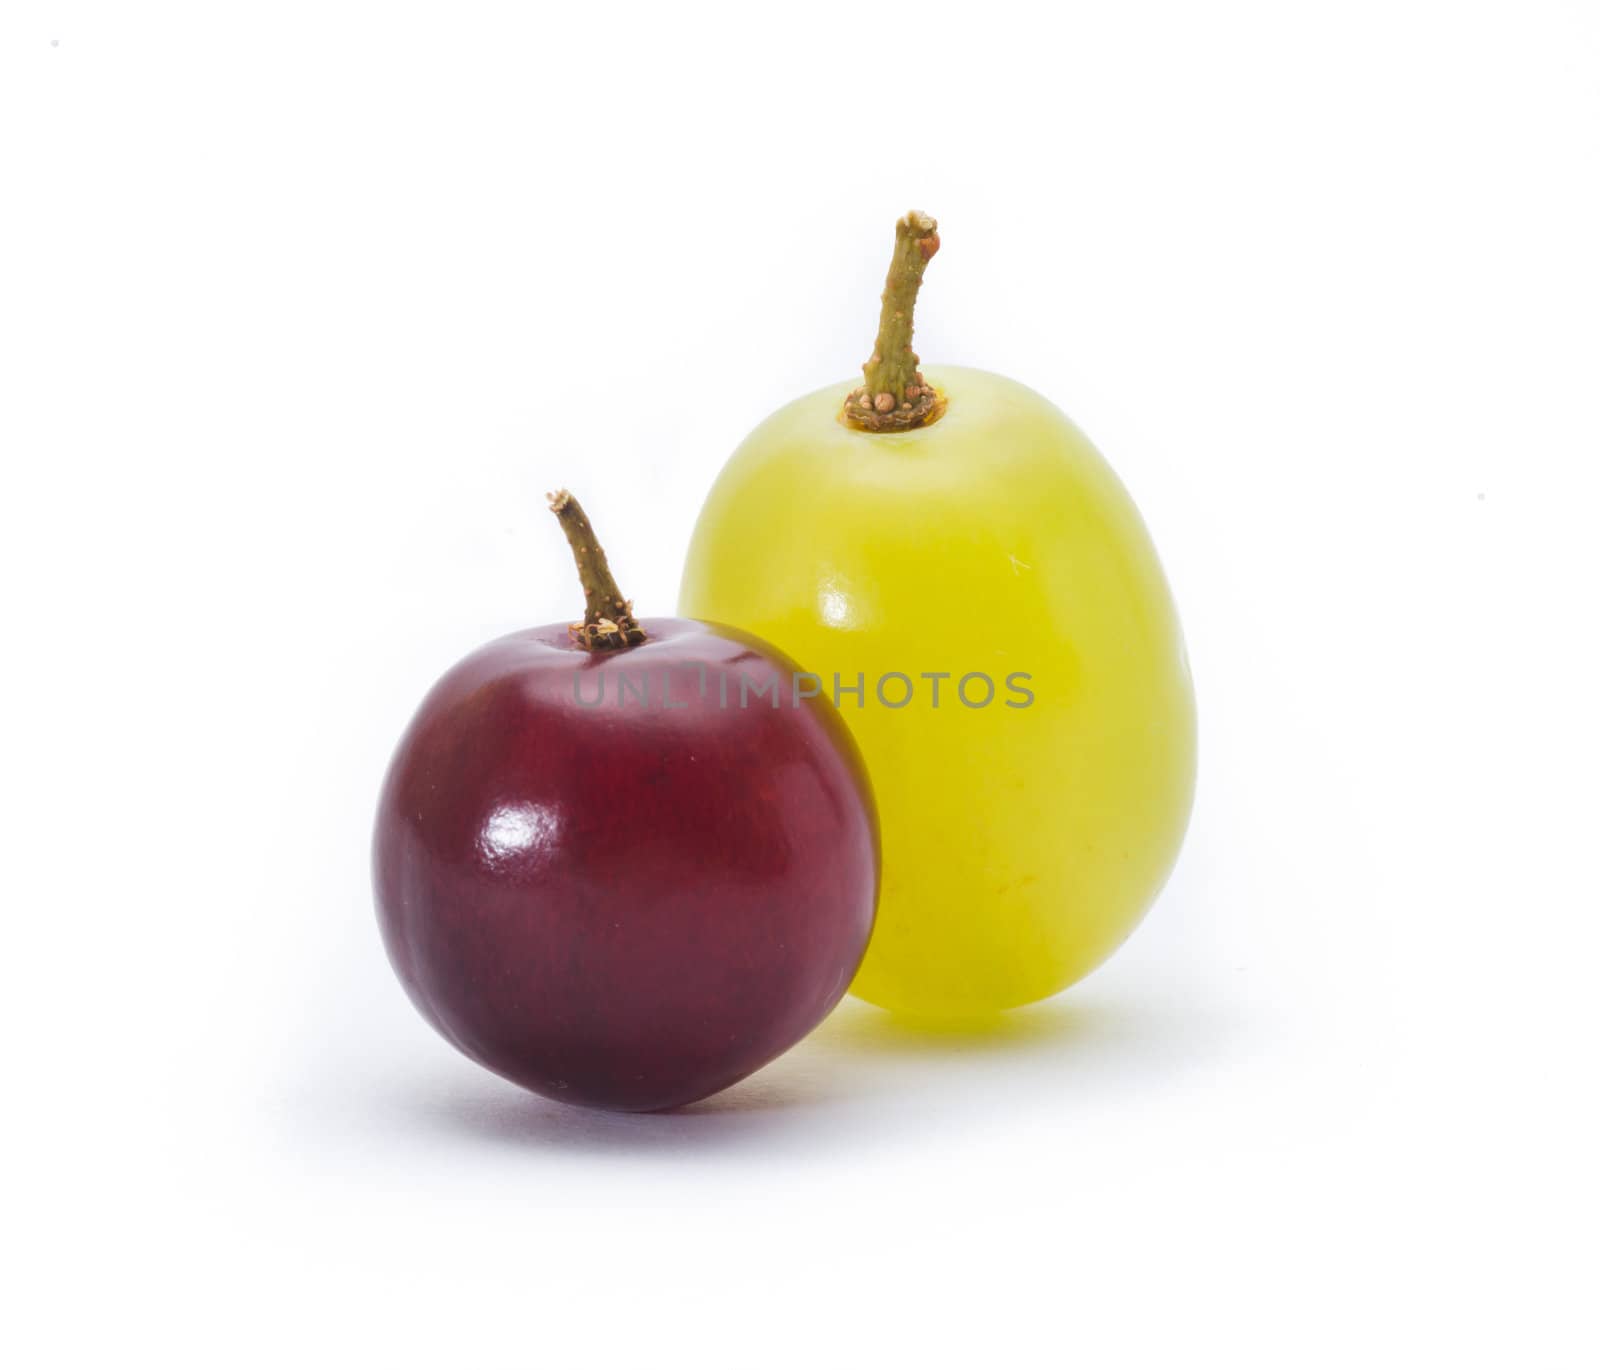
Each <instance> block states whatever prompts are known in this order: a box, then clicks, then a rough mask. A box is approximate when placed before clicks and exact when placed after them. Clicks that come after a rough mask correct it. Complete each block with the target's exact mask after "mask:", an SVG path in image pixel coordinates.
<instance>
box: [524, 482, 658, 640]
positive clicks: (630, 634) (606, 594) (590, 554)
mask: <svg viewBox="0 0 1600 1370" xmlns="http://www.w3.org/2000/svg"><path fill="white" fill-rule="evenodd" d="M546 498H547V499H549V501H550V512H551V513H553V514H554V515H555V516H556V518H558V519H559V520H560V521H561V531H562V532H563V533H565V534H566V535H567V542H568V543H569V544H570V545H571V547H572V559H573V561H575V562H576V563H577V566H578V580H579V581H580V582H581V583H582V585H583V601H584V604H583V622H582V623H574V624H573V625H572V629H571V631H572V636H573V638H574V639H575V640H576V641H577V642H578V643H579V644H580V645H581V646H583V647H585V648H587V649H588V650H589V651H591V652H606V651H615V650H616V649H617V648H619V647H633V646H636V645H637V644H638V643H641V642H643V641H644V637H645V635H644V629H642V628H641V627H640V626H639V623H638V620H637V619H635V618H634V616H633V604H632V602H631V601H629V600H626V599H624V598H623V597H622V591H621V590H619V589H617V582H616V581H615V580H614V579H612V576H611V567H610V566H609V565H608V564H607V562H606V553H605V549H604V548H603V547H601V545H600V540H599V539H598V538H597V537H595V535H594V528H593V526H592V525H591V524H590V522H589V516H588V515H587V514H586V513H584V512H583V506H582V505H581V504H579V503H578V501H577V500H575V499H573V498H572V496H571V495H570V494H569V493H568V492H567V491H565V490H557V491H556V492H555V494H553V495H548V496H546Z"/></svg>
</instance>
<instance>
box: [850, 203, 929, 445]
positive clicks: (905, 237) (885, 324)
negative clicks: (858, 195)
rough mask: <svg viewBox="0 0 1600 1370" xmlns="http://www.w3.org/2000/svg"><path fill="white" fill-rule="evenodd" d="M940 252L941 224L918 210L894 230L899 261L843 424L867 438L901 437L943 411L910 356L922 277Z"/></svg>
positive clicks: (913, 355) (886, 289) (891, 273)
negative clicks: (875, 435)
mask: <svg viewBox="0 0 1600 1370" xmlns="http://www.w3.org/2000/svg"><path fill="white" fill-rule="evenodd" d="M938 250H939V224H938V222H937V221H936V220H935V219H933V218H932V217H930V216H929V215H927V214H924V213H922V212H921V211H920V210H916V209H913V210H912V211H911V212H910V213H909V214H907V215H906V216H905V218H903V219H901V220H900V222H899V223H897V224H896V225H895V226H894V256H893V257H892V258H891V259H890V261H889V279H888V280H887V281H886V282H885V283H884V287H883V309H882V311H881V312H880V314H879V315H878V341H877V344H876V345H875V346H874V347H873V349H872V355H871V356H870V357H868V358H867V360H866V363H865V365H863V366H862V368H861V370H862V373H863V375H864V376H865V377H866V384H865V385H861V386H858V387H857V388H856V389H854V390H852V391H851V392H850V394H849V395H848V396H847V397H846V398H845V402H844V418H845V422H847V423H848V424H849V425H850V426H851V427H852V428H859V429H861V430H862V431H863V432H867V433H898V432H904V431H905V430H906V429H908V428H920V427H922V426H923V425H924V424H928V423H932V422H933V421H934V420H935V419H937V418H938V417H939V415H940V414H941V413H942V412H943V411H944V404H943V401H942V400H941V398H940V396H939V395H938V393H937V392H936V391H935V390H934V388H933V387H932V386H931V385H929V384H928V383H927V382H926V381H925V380H923V379H922V372H921V371H920V370H918V369H917V367H918V362H919V358H918V357H917V354H916V353H915V352H913V351H912V350H911V325H912V313H913V311H914V310H915V309H916V305H917V291H918V290H920V289H921V288H922V273H923V272H924V271H926V270H927V269H928V263H929V262H930V261H931V260H932V259H933V254H934V253H935V252H937V251H938Z"/></svg>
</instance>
